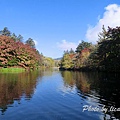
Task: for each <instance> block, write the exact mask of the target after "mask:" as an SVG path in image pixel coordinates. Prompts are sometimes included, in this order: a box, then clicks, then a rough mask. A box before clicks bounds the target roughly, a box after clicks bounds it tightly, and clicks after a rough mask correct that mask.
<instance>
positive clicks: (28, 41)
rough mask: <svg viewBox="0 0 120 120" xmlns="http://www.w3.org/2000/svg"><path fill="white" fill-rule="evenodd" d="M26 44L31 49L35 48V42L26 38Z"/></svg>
mask: <svg viewBox="0 0 120 120" xmlns="http://www.w3.org/2000/svg"><path fill="white" fill-rule="evenodd" d="M26 44H28V45H30V46H31V47H32V48H35V42H34V40H33V39H32V38H28V40H27V41H26Z"/></svg>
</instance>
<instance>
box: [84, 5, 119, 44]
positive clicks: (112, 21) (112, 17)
mask: <svg viewBox="0 0 120 120" xmlns="http://www.w3.org/2000/svg"><path fill="white" fill-rule="evenodd" d="M98 18H99V19H98V22H97V24H96V25H95V26H89V27H88V30H87V32H86V38H87V40H88V42H93V43H96V41H97V40H98V34H99V32H101V31H102V26H103V25H104V26H105V28H107V27H108V26H110V27H116V26H120V6H119V5H117V4H110V5H108V6H107V7H105V12H104V14H103V17H102V18H100V16H98Z"/></svg>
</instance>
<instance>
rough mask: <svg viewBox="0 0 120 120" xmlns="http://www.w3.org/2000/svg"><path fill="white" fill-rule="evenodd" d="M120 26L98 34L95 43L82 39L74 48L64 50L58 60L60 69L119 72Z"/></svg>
mask: <svg viewBox="0 0 120 120" xmlns="http://www.w3.org/2000/svg"><path fill="white" fill-rule="evenodd" d="M119 62H120V27H116V28H111V27H108V29H107V30H106V29H105V27H104V26H103V28H102V32H100V33H99V34H98V40H97V43H96V44H92V43H89V42H85V41H82V42H81V43H79V45H78V46H77V48H76V51H73V50H72V49H71V50H70V51H68V50H67V51H64V54H63V57H62V59H61V62H60V69H61V70H82V71H95V70H98V71H106V72H120V63H119Z"/></svg>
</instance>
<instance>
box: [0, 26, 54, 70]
mask: <svg viewBox="0 0 120 120" xmlns="http://www.w3.org/2000/svg"><path fill="white" fill-rule="evenodd" d="M51 61H52V62H53V60H52V58H48V57H44V56H43V55H42V54H40V53H39V51H38V50H37V49H36V48H35V42H34V40H33V39H32V38H28V40H26V41H25V43H23V36H22V35H20V34H19V35H18V36H17V35H16V34H15V33H11V32H10V31H9V30H8V28H7V27H5V28H4V29H3V30H1V31H0V67H1V68H8V67H22V68H25V69H35V68H39V67H42V66H45V67H50V66H52V65H53V63H52V62H51Z"/></svg>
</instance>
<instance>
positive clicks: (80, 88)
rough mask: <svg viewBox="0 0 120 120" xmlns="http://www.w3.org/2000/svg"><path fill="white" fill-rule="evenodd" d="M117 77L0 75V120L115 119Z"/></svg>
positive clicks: (118, 115)
mask: <svg viewBox="0 0 120 120" xmlns="http://www.w3.org/2000/svg"><path fill="white" fill-rule="evenodd" d="M119 119H120V76H119V75H118V74H112V73H110V74H105V73H97V72H71V71H57V70H56V71H53V70H45V71H32V72H23V73H15V74H14V73H0V120H119Z"/></svg>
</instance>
